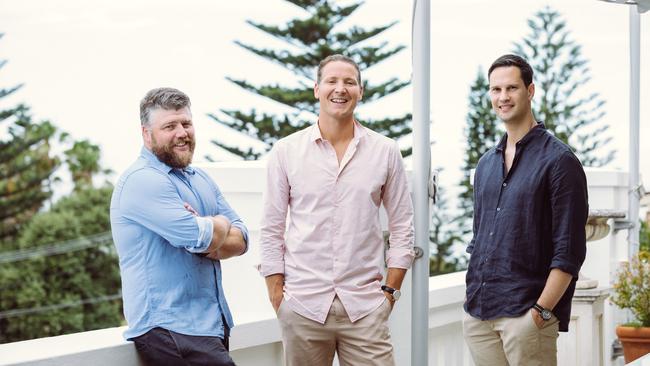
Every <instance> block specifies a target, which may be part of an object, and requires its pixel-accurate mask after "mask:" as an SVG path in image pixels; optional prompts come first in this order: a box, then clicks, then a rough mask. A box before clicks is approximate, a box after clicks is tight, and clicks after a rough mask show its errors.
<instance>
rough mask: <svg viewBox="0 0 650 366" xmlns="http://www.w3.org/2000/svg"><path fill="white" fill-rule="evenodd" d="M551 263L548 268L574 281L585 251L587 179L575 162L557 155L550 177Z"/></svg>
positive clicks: (564, 155)
mask: <svg viewBox="0 0 650 366" xmlns="http://www.w3.org/2000/svg"><path fill="white" fill-rule="evenodd" d="M550 190H551V192H550V195H551V211H552V215H553V218H552V228H553V232H552V241H553V259H552V261H551V268H557V269H560V270H561V271H563V272H566V273H569V274H571V275H572V276H573V277H574V278H577V277H578V271H579V269H580V266H582V263H583V262H584V260H585V255H586V251H587V245H586V243H587V242H586V235H585V224H586V222H587V217H588V215H589V204H588V198H587V179H586V177H585V173H584V170H583V169H582V165H581V164H580V162H579V161H578V159H577V158H576V157H575V156H574V155H573V154H571V153H569V152H567V153H564V154H563V155H561V156H560V157H559V158H558V160H557V162H556V163H555V166H554V167H553V170H552V173H551V182H550Z"/></svg>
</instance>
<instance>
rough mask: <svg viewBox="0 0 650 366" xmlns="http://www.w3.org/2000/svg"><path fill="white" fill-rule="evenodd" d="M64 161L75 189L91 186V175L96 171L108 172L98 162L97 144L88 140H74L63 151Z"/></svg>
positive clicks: (99, 154)
mask: <svg viewBox="0 0 650 366" xmlns="http://www.w3.org/2000/svg"><path fill="white" fill-rule="evenodd" d="M64 154H65V157H66V159H65V163H66V166H67V167H68V170H69V171H70V174H71V175H72V181H73V183H74V185H75V190H79V189H83V188H88V187H92V185H93V179H92V178H93V176H94V175H95V174H97V173H104V174H108V173H110V169H102V167H101V165H100V164H99V158H100V156H101V151H100V150H99V146H97V145H95V144H93V143H91V142H90V141H88V140H80V141H75V142H74V143H73V144H72V147H70V148H69V149H67V150H66V151H65V152H64Z"/></svg>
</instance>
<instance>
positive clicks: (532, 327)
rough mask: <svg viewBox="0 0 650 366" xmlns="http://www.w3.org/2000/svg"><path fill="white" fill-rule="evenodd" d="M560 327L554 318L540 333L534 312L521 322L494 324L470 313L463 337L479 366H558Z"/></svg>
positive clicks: (503, 319)
mask: <svg viewBox="0 0 650 366" xmlns="http://www.w3.org/2000/svg"><path fill="white" fill-rule="evenodd" d="M531 311H534V310H531ZM558 323H559V322H558V319H557V318H556V317H555V316H553V317H552V318H551V320H549V321H547V322H545V324H544V327H543V328H542V329H539V328H538V327H537V325H536V324H535V321H534V320H533V316H532V314H531V313H530V311H528V312H526V313H525V314H524V315H522V316H520V317H518V318H498V319H494V320H480V319H476V318H474V317H472V316H470V315H469V314H467V313H466V314H465V317H464V319H463V335H464V336H465V342H467V345H468V346H469V350H470V352H471V354H472V359H474V364H475V365H476V366H500V365H503V366H508V365H510V366H555V365H557V344H556V342H557V337H558V325H559V324H558Z"/></svg>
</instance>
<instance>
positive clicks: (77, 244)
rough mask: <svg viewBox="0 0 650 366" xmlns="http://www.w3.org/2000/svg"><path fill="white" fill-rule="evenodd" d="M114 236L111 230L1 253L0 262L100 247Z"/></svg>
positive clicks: (109, 241)
mask: <svg viewBox="0 0 650 366" xmlns="http://www.w3.org/2000/svg"><path fill="white" fill-rule="evenodd" d="M112 240H113V237H112V235H111V232H110V231H106V232H103V233H100V234H96V235H92V236H86V237H82V238H77V239H73V240H69V241H65V242H59V243H54V244H49V245H46V246H42V247H38V248H27V249H20V250H16V251H11V252H6V253H2V254H0V263H11V262H18V261H22V260H25V259H33V258H37V257H48V256H52V255H57V254H63V253H69V252H74V251H78V250H83V249H86V248H91V247H98V246H101V245H105V244H108V243H111V242H112Z"/></svg>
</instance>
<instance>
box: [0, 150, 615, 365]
mask: <svg viewBox="0 0 650 366" xmlns="http://www.w3.org/2000/svg"><path fill="white" fill-rule="evenodd" d="M203 168H205V169H206V170H207V171H208V172H209V173H210V174H211V176H212V177H213V178H214V179H215V181H217V183H218V184H219V186H220V187H221V189H222V191H223V192H224V194H225V195H226V197H227V199H228V201H229V202H230V203H231V205H232V206H233V207H234V208H235V210H237V211H238V213H239V214H240V215H241V216H242V217H243V219H244V221H245V222H246V224H247V226H248V227H249V229H250V234H251V243H252V246H251V248H250V251H249V253H247V254H246V255H244V256H242V257H239V258H234V259H229V260H227V261H224V262H223V273H224V289H225V292H226V296H227V298H228V300H229V304H230V307H231V309H233V315H234V317H235V323H236V327H235V328H234V329H233V331H232V338H231V354H232V356H233V359H234V360H235V361H236V362H237V364H238V365H243V366H246V365H254V366H265V365H269V366H275V365H282V345H281V342H280V329H279V326H278V324H277V320H276V318H275V313H274V312H273V310H272V308H271V306H270V305H269V304H268V301H267V299H266V297H267V295H266V288H265V285H264V281H263V279H262V278H261V277H260V276H259V274H258V273H257V271H256V269H255V268H254V265H255V264H256V263H257V261H258V258H259V250H258V247H257V242H258V241H257V239H258V238H259V222H260V218H261V217H260V216H261V212H260V207H261V192H262V187H263V185H264V174H263V171H264V166H263V163H262V162H246V163H219V164H210V165H206V166H204V167H203ZM587 176H588V181H589V188H590V205H591V207H592V208H600V209H625V206H626V204H627V196H626V194H625V192H626V187H625V185H626V182H627V179H626V177H625V174H623V173H620V172H615V171H600V170H598V171H588V174H587ZM624 239H625V237H624V236H623V235H621V234H620V233H618V234H610V235H609V236H607V237H605V238H604V239H601V240H600V241H599V242H595V243H594V244H592V243H590V246H589V248H588V255H587V261H586V263H585V266H584V267H583V272H584V274H585V275H587V276H589V277H591V278H594V279H598V280H599V281H600V286H607V284H608V283H609V281H610V277H609V272H610V271H611V270H613V269H614V268H615V265H617V264H618V259H617V258H621V259H622V258H624V257H625V253H626V248H625V247H624V243H625V241H624ZM603 268H608V269H609V271H603V270H602V269H603ZM603 272H605V273H603ZM409 288H410V279H409V278H408V276H407V280H406V281H405V284H404V290H405V291H404V292H405V295H406V296H403V297H402V299H400V301H399V303H398V304H397V306H396V307H395V309H394V311H393V314H392V315H391V321H390V322H391V324H390V325H391V335H392V339H393V343H394V345H395V356H396V361H397V365H400V366H402V365H410V344H411V338H410V337H411V335H410V325H411V321H412V320H411V316H410V309H411V297H410V296H409ZM606 293H607V291H606V290H603V289H596V290H589V291H588V292H581V293H577V294H576V297H575V298H574V307H573V312H572V320H571V324H570V332H569V333H563V334H562V335H561V336H560V340H559V342H558V345H559V346H558V361H559V364H560V365H561V366H562V365H564V366H573V365H589V366H592V365H618V364H620V361H616V362H615V361H612V360H611V351H610V345H611V342H612V341H613V340H614V337H615V336H614V335H613V332H614V318H615V312H614V311H613V309H612V307H611V306H605V305H604V304H605V303H606V300H605V295H606ZM464 296H465V273H464V272H458V273H452V274H447V275H441V276H436V277H432V278H430V279H429V319H428V321H429V325H428V326H429V362H428V364H429V365H440V366H443V365H444V366H455V365H459V366H460V365H472V362H471V360H470V357H469V353H468V350H467V347H466V346H465V342H464V341H463V338H462V327H461V319H462V315H463V310H462V303H463V299H464ZM123 331H124V328H123V327H122V328H110V329H102V330H97V331H91V332H84V333H77V334H70V335H63V336H58V337H50V338H41V339H35V340H30V341H23V342H16V343H9V344H3V345H0V365H88V364H92V365H97V366H101V365H120V366H131V365H139V361H138V358H137V354H136V353H135V349H134V347H133V345H132V343H130V342H126V341H124V340H123V338H122V332H123Z"/></svg>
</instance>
